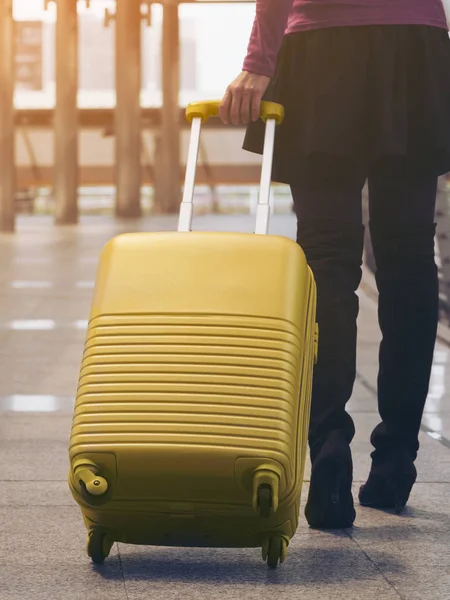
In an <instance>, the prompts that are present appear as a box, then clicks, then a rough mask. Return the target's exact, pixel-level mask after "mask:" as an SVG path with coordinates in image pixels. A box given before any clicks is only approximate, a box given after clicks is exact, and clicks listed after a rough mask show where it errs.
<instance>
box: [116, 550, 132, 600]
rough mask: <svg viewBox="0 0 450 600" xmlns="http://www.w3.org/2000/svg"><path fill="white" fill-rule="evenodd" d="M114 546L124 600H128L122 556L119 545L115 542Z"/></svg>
mask: <svg viewBox="0 0 450 600" xmlns="http://www.w3.org/2000/svg"><path fill="white" fill-rule="evenodd" d="M116 545H117V555H118V557H119V565H120V572H121V575H122V582H123V591H124V592H125V598H126V600H129V596H128V590H127V581H126V579H125V571H124V568H123V561H122V555H121V553H120V544H118V543H117V542H116Z"/></svg>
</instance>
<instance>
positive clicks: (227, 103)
mask: <svg viewBox="0 0 450 600" xmlns="http://www.w3.org/2000/svg"><path fill="white" fill-rule="evenodd" d="M232 97H233V96H232V94H231V91H230V88H229V87H228V88H227V91H226V92H225V95H224V97H223V99H222V102H221V104H220V107H219V117H220V118H221V120H222V121H223V122H224V123H225V125H228V123H229V122H230V108H231V100H232Z"/></svg>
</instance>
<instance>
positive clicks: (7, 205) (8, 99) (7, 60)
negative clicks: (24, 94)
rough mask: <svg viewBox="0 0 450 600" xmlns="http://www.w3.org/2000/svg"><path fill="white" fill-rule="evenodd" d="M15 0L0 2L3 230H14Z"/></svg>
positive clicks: (0, 220) (0, 208)
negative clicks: (13, 10) (13, 12)
mask: <svg viewBox="0 0 450 600" xmlns="http://www.w3.org/2000/svg"><path fill="white" fill-rule="evenodd" d="M12 5H13V0H1V1H0V231H14V222H15V218H14V212H15V211H14V194H15V187H16V185H15V184H16V177H15V175H16V174H15V164H14V163H15V161H14V130H15V128H14V22H13V14H12Z"/></svg>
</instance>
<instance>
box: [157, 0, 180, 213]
mask: <svg viewBox="0 0 450 600" xmlns="http://www.w3.org/2000/svg"><path fill="white" fill-rule="evenodd" d="M179 91H180V34H179V18H178V0H165V2H164V4H163V27H162V97H163V105H162V114H161V138H160V152H159V154H158V156H157V161H155V171H156V172H155V212H157V213H165V214H170V213H177V212H179V210H180V202H181V185H180V175H181V168H180V121H179V119H180V113H179V110H180V109H179Z"/></svg>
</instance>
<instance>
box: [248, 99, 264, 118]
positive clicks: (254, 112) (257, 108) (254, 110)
mask: <svg viewBox="0 0 450 600" xmlns="http://www.w3.org/2000/svg"><path fill="white" fill-rule="evenodd" d="M261 100H262V95H261V94H260V93H254V94H253V96H252V104H251V119H252V121H257V120H258V119H259V117H260V115H261Z"/></svg>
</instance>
